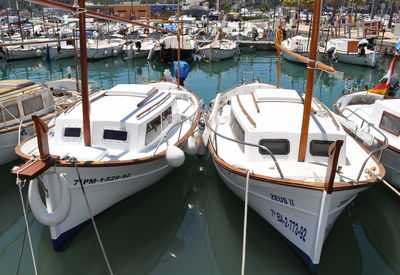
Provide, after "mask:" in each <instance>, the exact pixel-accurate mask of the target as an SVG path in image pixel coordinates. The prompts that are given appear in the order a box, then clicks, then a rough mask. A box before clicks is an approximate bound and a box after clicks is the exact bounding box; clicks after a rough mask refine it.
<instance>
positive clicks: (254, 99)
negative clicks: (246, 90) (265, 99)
mask: <svg viewBox="0 0 400 275" xmlns="http://www.w3.org/2000/svg"><path fill="white" fill-rule="evenodd" d="M251 97H252V98H253V102H254V105H255V106H256V110H257V113H259V112H260V108H259V107H258V104H257V100H256V97H255V96H254V92H251Z"/></svg>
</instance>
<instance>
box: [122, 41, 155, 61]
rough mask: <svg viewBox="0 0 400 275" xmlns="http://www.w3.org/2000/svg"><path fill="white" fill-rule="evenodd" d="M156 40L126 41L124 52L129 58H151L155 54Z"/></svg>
mask: <svg viewBox="0 0 400 275" xmlns="http://www.w3.org/2000/svg"><path fill="white" fill-rule="evenodd" d="M154 47H155V42H154V40H152V39H151V40H142V41H140V40H137V41H129V42H128V43H125V45H124V47H123V49H122V52H123V54H124V55H125V56H126V58H127V59H137V58H142V57H147V59H151V58H152V56H153V54H154Z"/></svg>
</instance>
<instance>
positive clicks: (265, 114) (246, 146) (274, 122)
mask: <svg viewBox="0 0 400 275" xmlns="http://www.w3.org/2000/svg"><path fill="white" fill-rule="evenodd" d="M320 11H321V0H316V1H315V2H314V16H313V17H314V18H315V19H316V20H314V22H313V24H314V25H313V28H312V38H311V43H310V58H309V59H308V58H307V59H306V61H307V63H308V74H307V84H306V88H305V95H301V94H300V93H298V91H295V90H291V89H283V88H281V87H280V84H279V70H278V83H277V85H271V84H267V83H261V82H258V81H255V82H253V83H250V84H244V85H241V86H238V87H234V88H231V89H229V90H227V91H225V92H223V93H220V94H218V95H217V97H216V98H215V100H214V101H213V104H212V107H211V110H210V112H209V115H208V119H207V122H206V124H207V129H206V131H205V134H204V135H203V139H204V142H208V149H209V151H210V154H211V156H212V159H213V162H214V164H215V167H216V169H217V172H218V174H219V175H220V177H221V179H222V180H223V181H224V182H225V184H226V185H227V186H228V188H229V189H231V190H232V191H233V192H234V193H235V194H236V195H237V196H238V197H239V198H241V199H242V200H244V201H245V202H248V205H249V206H250V207H251V208H253V209H254V210H255V211H256V212H257V213H258V214H259V215H261V216H262V217H263V218H264V219H265V220H266V221H267V222H268V223H269V224H270V225H272V226H273V227H274V228H275V229H276V230H277V231H278V232H279V233H280V234H281V235H282V236H283V238H284V239H285V240H287V241H288V243H289V244H290V246H291V247H293V248H294V250H295V251H296V252H298V254H299V255H300V256H301V258H302V259H304V261H305V263H306V264H307V266H308V267H309V268H310V270H311V271H313V272H315V271H317V269H318V264H319V262H320V258H321V252H322V248H323V244H324V241H325V239H326V238H327V236H328V234H329V232H330V230H331V229H332V227H333V226H334V224H335V221H336V219H337V218H338V216H339V215H340V213H341V212H342V211H343V210H344V209H345V208H346V206H347V205H348V204H349V203H351V202H352V201H353V200H354V198H355V197H356V196H357V194H358V193H359V192H361V191H363V190H366V189H367V188H368V187H370V186H371V185H373V184H374V183H376V182H377V179H376V178H377V176H380V177H382V176H384V175H385V169H384V167H383V166H382V165H381V164H380V163H379V162H378V160H377V159H376V158H375V157H374V156H373V155H372V154H371V153H370V152H369V151H368V150H367V148H366V147H364V146H361V145H360V144H358V143H357V141H356V140H355V139H354V138H352V137H351V136H350V135H348V134H347V133H346V131H345V130H344V129H343V127H342V126H341V125H340V123H339V122H338V118H337V116H336V115H335V114H334V113H332V112H331V111H330V110H329V109H328V108H327V107H326V106H325V105H324V104H323V103H322V102H320V101H319V100H318V99H317V98H315V97H313V96H312V91H313V81H314V75H315V70H316V69H317V68H319V69H323V70H325V71H328V72H333V71H334V69H333V68H331V67H329V66H326V65H323V64H321V63H317V62H316V57H317V46H318V35H319V18H320ZM282 36H283V34H282V29H281V27H280V28H279V30H278V34H277V41H276V47H277V48H278V57H279V59H280V50H281V45H280V41H281V40H282ZM285 52H286V53H291V52H290V51H288V50H287V49H286V50H285ZM292 56H294V57H296V56H298V55H297V54H295V53H292ZM302 58H305V57H302ZM278 64H279V63H278Z"/></svg>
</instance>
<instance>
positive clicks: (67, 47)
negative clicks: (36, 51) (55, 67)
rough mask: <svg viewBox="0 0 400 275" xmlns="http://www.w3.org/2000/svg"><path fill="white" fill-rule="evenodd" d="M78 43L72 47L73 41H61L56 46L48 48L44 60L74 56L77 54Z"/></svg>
mask: <svg viewBox="0 0 400 275" xmlns="http://www.w3.org/2000/svg"><path fill="white" fill-rule="evenodd" d="M78 44H79V43H77V48H76V49H75V47H74V41H73V40H71V41H61V42H59V43H58V45H53V46H48V47H47V48H46V51H45V56H44V59H46V60H58V59H62V58H69V57H73V56H75V54H77V53H78V52H79V45H78Z"/></svg>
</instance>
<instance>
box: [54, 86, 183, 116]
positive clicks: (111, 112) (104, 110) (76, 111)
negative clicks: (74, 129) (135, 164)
mask: <svg viewBox="0 0 400 275" xmlns="http://www.w3.org/2000/svg"><path fill="white" fill-rule="evenodd" d="M153 92H154V95H152V96H151V94H152V93H153ZM150 96H151V97H150ZM147 97H149V99H148V101H146V102H145V103H144V104H143V105H141V106H140V107H138V104H139V103H140V102H142V101H143V100H144V99H145V98H147ZM174 99H175V95H173V94H170V91H168V90H157V89H156V88H155V87H153V86H150V85H136V84H121V85H117V86H116V87H114V88H112V89H110V90H108V91H107V92H106V93H105V94H104V96H103V97H100V98H99V99H97V100H93V102H92V103H91V104H90V117H91V120H92V121H107V122H124V123H141V121H147V120H148V118H152V117H154V113H158V112H155V110H157V109H159V108H164V107H165V106H167V105H170V103H171V102H172V101H173V100H174ZM60 119H61V120H65V121H66V122H67V121H68V120H71V121H72V120H75V121H76V120H82V108H81V106H80V105H79V106H76V107H75V108H73V109H72V110H71V111H70V112H66V113H64V114H63V115H62V116H60Z"/></svg>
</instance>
